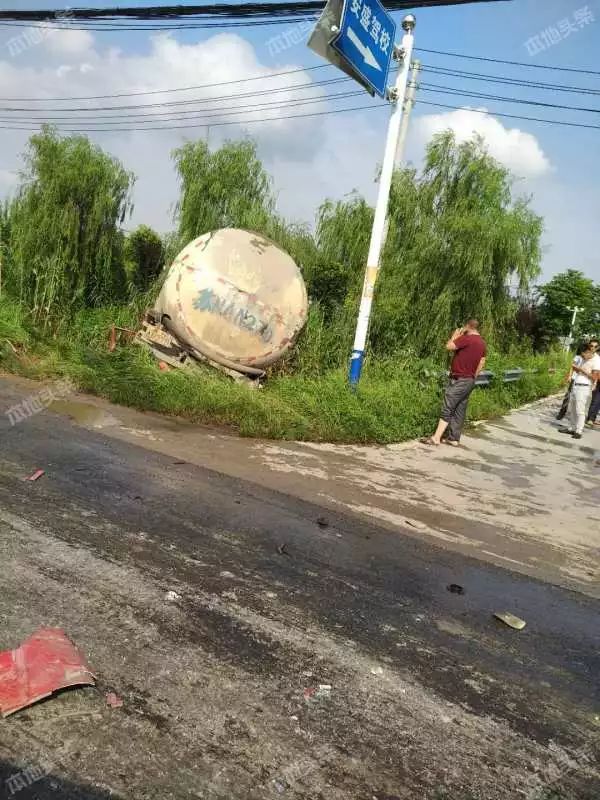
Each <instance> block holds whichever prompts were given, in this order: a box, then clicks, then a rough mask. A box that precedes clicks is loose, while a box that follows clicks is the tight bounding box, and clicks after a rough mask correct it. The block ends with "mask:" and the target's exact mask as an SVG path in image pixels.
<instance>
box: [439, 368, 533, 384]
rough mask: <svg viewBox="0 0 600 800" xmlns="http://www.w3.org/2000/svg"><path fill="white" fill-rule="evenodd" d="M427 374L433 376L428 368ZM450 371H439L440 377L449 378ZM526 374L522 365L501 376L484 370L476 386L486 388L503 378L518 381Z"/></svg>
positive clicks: (506, 371) (505, 381)
mask: <svg viewBox="0 0 600 800" xmlns="http://www.w3.org/2000/svg"><path fill="white" fill-rule="evenodd" d="M533 372H538V370H533ZM425 374H426V375H427V377H430V376H431V373H430V372H428V371H427V370H426V372H425ZM449 374H450V373H449V372H447V371H446V372H440V373H437V377H438V378H447V377H448V375H449ZM523 375H525V370H524V369H521V367H517V368H516V369H507V370H504V372H503V373H502V376H501V377H500V378H499V377H498V376H497V375H496V373H495V372H492V371H491V370H489V369H484V370H482V371H481V372H480V373H479V375H478V376H477V378H476V379H475V386H482V387H483V388H486V387H487V386H491V385H492V383H494V381H496V380H501V381H502V383H516V382H517V381H520V380H521V378H522V377H523Z"/></svg>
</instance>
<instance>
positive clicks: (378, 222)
mask: <svg viewBox="0 0 600 800" xmlns="http://www.w3.org/2000/svg"><path fill="white" fill-rule="evenodd" d="M415 24H416V19H415V17H414V16H413V15H412V14H408V15H407V16H406V17H404V19H403V20H402V28H403V29H404V31H405V33H404V36H403V37H402V43H401V57H402V66H401V67H400V69H399V70H398V75H397V77H396V83H395V85H394V89H393V95H392V97H393V109H392V114H391V116H390V122H389V126H388V132H387V139H386V143H385V153H384V156H383V164H382V166H381V175H380V178H379V191H378V193H377V204H376V206H375V217H374V219H373V229H372V231H371V241H370V243H369V255H368V256H367V269H366V272H365V280H364V284H363V291H362V297H361V301H360V309H359V312H358V321H357V323H356V334H355V336H354V346H353V348H352V357H351V361H350V376H349V378H350V385H351V386H352V387H356V385H357V384H358V382H359V380H360V375H361V372H362V365H363V359H364V354H365V345H366V342H367V333H368V330H369V319H370V316H371V305H372V303H373V291H374V289H375V282H376V280H377V274H378V272H379V264H380V259H381V251H382V250H383V246H384V244H385V234H386V230H387V225H386V219H387V212H388V205H389V200H390V189H391V185H392V176H393V174H394V166H395V161H396V151H397V149H398V140H399V136H400V124H401V122H402V117H403V114H404V99H405V96H406V85H407V83H408V73H409V70H410V64H411V57H412V51H413V45H414V36H413V30H414V27H415Z"/></svg>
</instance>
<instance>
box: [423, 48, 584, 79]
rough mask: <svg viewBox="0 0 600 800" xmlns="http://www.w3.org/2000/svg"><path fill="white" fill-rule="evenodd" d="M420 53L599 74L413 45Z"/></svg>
mask: <svg viewBox="0 0 600 800" xmlns="http://www.w3.org/2000/svg"><path fill="white" fill-rule="evenodd" d="M415 50H418V51H419V52H420V53H434V54H435V55H438V56H449V57H451V58H466V59H469V60H470V61H490V62H492V63H494V64H510V65H511V66H513V67H528V68H530V69H551V70H556V71H558V72H576V73H579V74H581V75H600V71H598V70H594V69H585V68H583V67H560V66H558V65H555V64H535V63H533V62H531V63H528V62H527V61H509V60H508V59H506V58H492V57H491V56H474V55H470V54H467V53H452V52H450V51H448V50H430V49H429V48H428V47H415Z"/></svg>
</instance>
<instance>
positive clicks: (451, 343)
mask: <svg viewBox="0 0 600 800" xmlns="http://www.w3.org/2000/svg"><path fill="white" fill-rule="evenodd" d="M463 333H464V328H457V329H456V330H455V331H454V333H453V334H452V336H451V337H450V338H449V339H448V341H447V342H446V350H456V345H455V344H454V342H455V341H456V340H457V339H458V338H459V336H462V335H463Z"/></svg>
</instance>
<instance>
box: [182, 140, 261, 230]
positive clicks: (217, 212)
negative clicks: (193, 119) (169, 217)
mask: <svg viewBox="0 0 600 800" xmlns="http://www.w3.org/2000/svg"><path fill="white" fill-rule="evenodd" d="M173 158H174V160H175V165H176V168H177V172H178V174H179V179H180V184H181V197H180V200H179V202H178V203H177V205H176V207H175V221H176V222H177V223H178V234H179V236H178V238H179V245H180V246H183V245H184V244H186V243H187V242H189V241H190V240H191V239H195V238H196V237H197V236H201V235H202V234H203V233H207V232H208V231H211V230H216V229H218V228H227V227H235V228H247V229H250V230H256V231H258V232H261V233H266V232H267V230H266V229H267V228H268V227H269V226H270V224H271V216H272V214H273V208H274V200H273V196H272V192H271V181H270V178H269V176H268V175H267V173H266V172H265V170H264V168H263V165H262V163H261V161H260V159H259V158H258V156H257V153H256V145H255V144H254V143H253V142H251V141H248V140H245V141H239V142H227V143H225V144H224V145H223V146H222V147H221V148H219V149H218V150H215V151H213V152H211V151H210V150H209V149H208V146H207V145H206V144H205V143H204V142H203V141H197V142H187V143H186V144H184V145H183V146H182V147H180V148H178V149H177V150H175V151H174V153H173Z"/></svg>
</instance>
